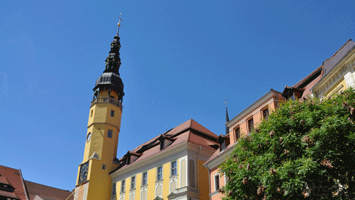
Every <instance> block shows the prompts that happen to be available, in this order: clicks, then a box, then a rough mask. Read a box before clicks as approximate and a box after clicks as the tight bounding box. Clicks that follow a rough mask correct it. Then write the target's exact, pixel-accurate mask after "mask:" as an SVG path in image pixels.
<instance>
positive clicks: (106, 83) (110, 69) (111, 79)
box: [93, 17, 124, 101]
mask: <svg viewBox="0 0 355 200" xmlns="http://www.w3.org/2000/svg"><path fill="white" fill-rule="evenodd" d="M121 21H122V19H121V17H120V18H119V22H118V24H117V25H118V29H117V34H116V35H115V36H114V37H113V41H112V42H111V50H110V52H109V55H108V56H107V58H106V60H105V70H104V72H103V74H102V75H101V76H100V77H99V78H98V79H97V81H96V84H95V87H94V89H93V90H94V91H95V95H96V94H97V92H96V91H97V90H109V91H111V90H114V91H116V92H117V93H118V99H117V100H119V101H122V98H123V96H124V92H123V82H122V79H121V77H120V73H119V69H120V66H121V58H120V49H121V43H120V37H119V36H118V34H119V28H120V26H121Z"/></svg>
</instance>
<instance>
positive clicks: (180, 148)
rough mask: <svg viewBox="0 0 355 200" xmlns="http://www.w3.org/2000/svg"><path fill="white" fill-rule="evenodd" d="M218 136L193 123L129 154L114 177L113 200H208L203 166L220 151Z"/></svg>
mask: <svg viewBox="0 0 355 200" xmlns="http://www.w3.org/2000/svg"><path fill="white" fill-rule="evenodd" d="M217 138H218V137H217V135H215V134H213V133H212V132H211V131H209V130H208V129H206V128H205V127H203V126H201V125H200V124H198V123H197V122H195V121H194V120H188V121H186V122H185V123H183V124H181V125H179V126H177V127H175V128H173V129H171V130H169V131H167V132H165V133H163V134H161V135H159V136H157V137H155V138H153V139H152V140H150V141H148V142H146V143H144V144H142V145H140V146H138V147H137V148H136V149H134V150H132V151H129V152H127V154H126V155H125V156H124V157H122V158H121V159H120V162H121V164H120V166H119V167H118V168H117V169H116V170H115V171H113V172H112V173H111V178H112V182H113V188H115V190H113V192H112V194H111V195H112V197H111V199H117V200H153V199H165V200H168V199H169V200H170V199H185V200H190V199H191V200H197V199H201V200H202V199H204V200H208V199H209V182H208V181H209V180H208V170H207V169H206V168H205V167H203V164H204V163H205V162H206V161H207V160H208V159H209V158H210V156H211V155H212V154H213V153H214V152H215V149H216V148H217V147H218V143H217Z"/></svg>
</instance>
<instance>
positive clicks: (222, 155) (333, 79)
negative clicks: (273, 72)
mask: <svg viewBox="0 0 355 200" xmlns="http://www.w3.org/2000/svg"><path fill="white" fill-rule="evenodd" d="M349 87H352V88H355V43H354V42H353V41H352V40H351V39H350V40H348V41H347V42H346V43H345V44H344V45H343V46H342V47H341V48H340V49H339V50H338V51H337V52H336V53H335V54H334V55H332V56H331V57H330V58H328V59H327V60H325V61H324V62H323V63H322V65H321V66H319V67H318V68H316V69H315V70H314V71H313V72H311V73H310V74H309V75H307V76H306V77H304V78H303V79H302V80H300V81H299V82H297V83H296V84H295V85H293V86H285V89H284V91H283V92H282V93H279V92H276V91H272V90H271V91H270V92H269V93H267V94H266V95H265V96H263V97H262V98H260V99H259V100H258V101H256V102H255V103H254V104H252V105H251V106H250V107H248V108H247V109H246V110H244V111H243V112H241V113H240V114H239V115H237V116H236V117H234V118H233V119H232V120H231V121H229V122H227V123H226V126H227V128H228V130H229V133H228V134H227V135H225V136H220V137H219V140H218V141H219V143H220V148H219V149H218V150H217V151H216V152H215V153H214V154H213V155H212V156H211V158H210V159H209V160H208V161H207V162H206V163H205V167H206V168H207V169H208V170H209V174H210V178H209V181H210V199H211V200H219V199H222V197H223V193H222V192H223V189H222V188H223V186H224V185H225V184H226V182H227V178H226V177H224V176H223V174H221V173H220V172H219V170H218V169H219V166H220V164H221V163H222V162H224V161H225V160H226V159H228V156H229V155H230V154H231V153H232V151H233V146H234V145H235V144H236V143H237V142H238V138H240V137H243V136H245V135H247V134H249V133H250V131H252V130H253V129H254V127H257V124H258V123H260V121H261V120H265V119H266V118H267V115H268V113H269V112H272V110H273V109H275V108H276V106H277V104H278V102H280V101H283V100H298V101H305V100H306V99H308V98H310V97H313V96H316V97H319V98H325V97H330V96H332V95H334V94H336V93H338V92H341V91H343V90H345V89H348V88H349ZM270 97H272V98H270Z"/></svg>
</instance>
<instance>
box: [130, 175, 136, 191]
mask: <svg viewBox="0 0 355 200" xmlns="http://www.w3.org/2000/svg"><path fill="white" fill-rule="evenodd" d="M134 189H136V177H135V176H132V178H131V190H134Z"/></svg>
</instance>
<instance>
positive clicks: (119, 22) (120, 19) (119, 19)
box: [117, 13, 123, 36]
mask: <svg viewBox="0 0 355 200" xmlns="http://www.w3.org/2000/svg"><path fill="white" fill-rule="evenodd" d="M121 15H122V13H120V16H119V17H118V24H117V26H118V29H117V36H118V32H119V30H120V26H121V21H123V20H122V18H121Z"/></svg>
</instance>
